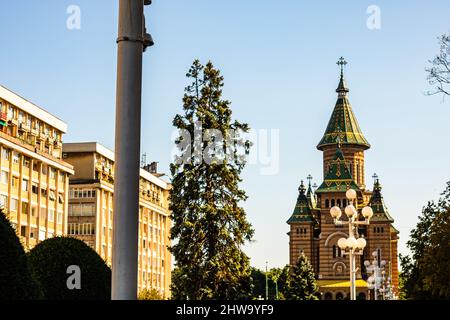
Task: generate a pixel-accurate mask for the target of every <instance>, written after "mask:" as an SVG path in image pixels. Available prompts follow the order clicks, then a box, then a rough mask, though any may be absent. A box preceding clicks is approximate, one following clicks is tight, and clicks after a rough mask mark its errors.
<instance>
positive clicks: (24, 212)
mask: <svg viewBox="0 0 450 320" xmlns="http://www.w3.org/2000/svg"><path fill="white" fill-rule="evenodd" d="M22 214H28V203H27V202H22Z"/></svg>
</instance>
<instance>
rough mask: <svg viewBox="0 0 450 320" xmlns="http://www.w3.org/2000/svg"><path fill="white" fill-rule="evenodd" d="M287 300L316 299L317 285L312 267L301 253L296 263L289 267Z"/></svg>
mask: <svg viewBox="0 0 450 320" xmlns="http://www.w3.org/2000/svg"><path fill="white" fill-rule="evenodd" d="M286 291H287V292H286V299H288V300H318V298H317V295H318V287H317V283H316V279H315V276H314V271H313V268H312V266H311V264H310V262H309V260H308V258H307V257H306V256H305V255H304V254H303V253H302V254H300V256H299V258H298V261H297V263H296V264H295V265H294V266H292V267H291V271H290V273H289V278H288V288H287V290H286Z"/></svg>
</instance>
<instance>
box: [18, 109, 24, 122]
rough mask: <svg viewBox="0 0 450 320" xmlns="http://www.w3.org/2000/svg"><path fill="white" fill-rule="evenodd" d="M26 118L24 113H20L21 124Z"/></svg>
mask: <svg viewBox="0 0 450 320" xmlns="http://www.w3.org/2000/svg"><path fill="white" fill-rule="evenodd" d="M24 118H25V115H24V114H23V111H19V123H22V122H23V120H24Z"/></svg>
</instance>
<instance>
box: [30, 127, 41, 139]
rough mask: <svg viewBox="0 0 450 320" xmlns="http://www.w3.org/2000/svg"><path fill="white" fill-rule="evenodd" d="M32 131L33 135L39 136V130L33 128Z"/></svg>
mask: <svg viewBox="0 0 450 320" xmlns="http://www.w3.org/2000/svg"><path fill="white" fill-rule="evenodd" d="M30 133H31V135H33V136H35V137H37V136H39V131H38V130H37V129H35V128H32V129H31V131H30Z"/></svg>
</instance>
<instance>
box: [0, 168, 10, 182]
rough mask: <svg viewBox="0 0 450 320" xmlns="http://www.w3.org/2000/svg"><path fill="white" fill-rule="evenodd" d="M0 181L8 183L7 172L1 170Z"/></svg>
mask: <svg viewBox="0 0 450 320" xmlns="http://www.w3.org/2000/svg"><path fill="white" fill-rule="evenodd" d="M0 183H2V184H6V185H7V184H8V183H9V172H7V171H3V170H2V172H1V174H0Z"/></svg>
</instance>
